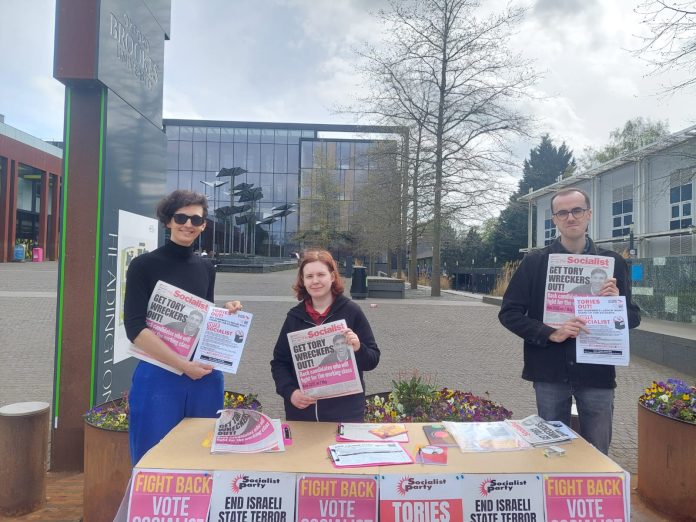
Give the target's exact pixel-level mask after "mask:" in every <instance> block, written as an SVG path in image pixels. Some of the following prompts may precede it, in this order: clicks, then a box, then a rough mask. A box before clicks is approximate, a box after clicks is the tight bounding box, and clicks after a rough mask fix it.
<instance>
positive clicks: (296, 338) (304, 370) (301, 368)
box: [288, 320, 363, 399]
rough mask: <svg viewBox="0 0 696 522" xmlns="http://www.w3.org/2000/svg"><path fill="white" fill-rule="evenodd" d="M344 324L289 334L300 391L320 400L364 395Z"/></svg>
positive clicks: (328, 325)
mask: <svg viewBox="0 0 696 522" xmlns="http://www.w3.org/2000/svg"><path fill="white" fill-rule="evenodd" d="M347 328H348V327H347V326H346V322H345V321H344V320H340V321H335V322H332V323H324V324H322V325H320V326H315V327H314V328H308V329H307V330H299V331H297V332H290V333H289V334H288V343H289V344H290V353H291V354H292V362H293V364H294V365H295V372H296V373H297V380H298V382H299V384H300V391H302V393H305V394H307V395H309V396H311V397H314V398H316V399H328V398H330V397H341V396H343V395H353V394H354V393H360V392H362V391H363V387H362V383H361V382H360V374H359V373H358V366H357V364H356V362H355V354H354V353H353V348H352V347H351V346H350V345H347V343H346V342H345V335H344V332H345V330H346V329H347Z"/></svg>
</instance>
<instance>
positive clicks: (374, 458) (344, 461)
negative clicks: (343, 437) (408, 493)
mask: <svg viewBox="0 0 696 522" xmlns="http://www.w3.org/2000/svg"><path fill="white" fill-rule="evenodd" d="M329 456H330V457H331V460H332V461H333V463H334V465H335V466H336V467H339V468H343V467H355V466H387V465H395V464H412V463H413V457H411V455H409V454H408V452H407V451H406V450H405V449H404V448H403V447H402V446H401V444H399V443H398V442H345V443H342V444H333V445H331V446H329Z"/></svg>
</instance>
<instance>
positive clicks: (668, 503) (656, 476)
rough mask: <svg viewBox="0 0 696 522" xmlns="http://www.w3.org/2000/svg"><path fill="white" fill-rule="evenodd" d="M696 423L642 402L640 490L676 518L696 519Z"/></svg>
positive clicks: (639, 420) (640, 418)
mask: <svg viewBox="0 0 696 522" xmlns="http://www.w3.org/2000/svg"><path fill="white" fill-rule="evenodd" d="M695 488H696V424H691V423H688V422H684V421H680V420H677V419H673V418H671V417H666V416H664V415H660V414H659V413H657V412H654V411H652V410H650V409H649V408H646V407H645V406H643V405H641V404H639V405H638V494H639V495H640V496H641V497H642V498H643V499H644V500H645V502H646V503H647V504H649V505H651V506H652V507H654V508H655V509H657V510H658V511H661V512H663V513H665V514H666V515H669V516H670V517H671V518H672V519H674V520H691V521H696V494H694V490H695Z"/></svg>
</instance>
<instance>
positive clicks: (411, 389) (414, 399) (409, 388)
mask: <svg viewBox="0 0 696 522" xmlns="http://www.w3.org/2000/svg"><path fill="white" fill-rule="evenodd" d="M392 388H393V390H392V394H393V395H394V398H395V400H396V401H397V402H398V403H399V404H401V405H402V406H403V412H404V414H406V415H416V414H417V413H418V412H419V411H422V410H425V411H427V410H428V409H429V408H430V405H431V404H432V403H433V401H434V400H435V393H436V392H437V388H436V387H435V386H433V385H432V384H430V383H429V382H425V381H424V380H423V378H422V377H421V376H420V375H418V374H416V373H414V374H413V375H411V378H410V379H399V380H396V381H392Z"/></svg>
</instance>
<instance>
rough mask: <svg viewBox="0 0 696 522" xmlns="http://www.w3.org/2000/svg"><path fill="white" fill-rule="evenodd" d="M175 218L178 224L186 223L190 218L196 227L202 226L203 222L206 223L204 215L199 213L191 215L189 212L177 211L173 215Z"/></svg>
mask: <svg viewBox="0 0 696 522" xmlns="http://www.w3.org/2000/svg"><path fill="white" fill-rule="evenodd" d="M172 217H173V218H174V223H176V224H177V225H185V224H186V222H187V221H188V220H189V219H190V220H191V224H192V225H193V226H194V227H200V226H201V225H202V224H203V223H205V219H204V218H203V216H199V215H198V214H194V215H193V216H189V215H188V214H182V213H180V212H179V213H177V214H174V216H172Z"/></svg>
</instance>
